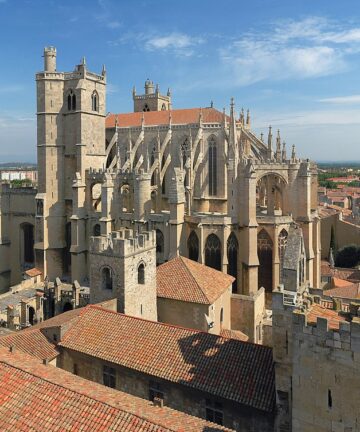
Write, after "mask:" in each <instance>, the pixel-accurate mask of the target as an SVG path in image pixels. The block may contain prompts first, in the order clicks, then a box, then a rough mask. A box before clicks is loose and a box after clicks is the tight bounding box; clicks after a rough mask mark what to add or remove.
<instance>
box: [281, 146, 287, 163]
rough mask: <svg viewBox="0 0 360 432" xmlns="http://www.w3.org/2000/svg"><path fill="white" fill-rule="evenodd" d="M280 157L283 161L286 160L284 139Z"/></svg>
mask: <svg viewBox="0 0 360 432" xmlns="http://www.w3.org/2000/svg"><path fill="white" fill-rule="evenodd" d="M281 159H282V161H283V162H285V161H286V143H285V141H284V142H283V147H282V154H281Z"/></svg>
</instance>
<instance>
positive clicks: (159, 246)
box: [156, 229, 164, 264]
mask: <svg viewBox="0 0 360 432" xmlns="http://www.w3.org/2000/svg"><path fill="white" fill-rule="evenodd" d="M162 262H164V234H163V233H162V231H160V230H159V229H157V230H156V264H161V263H162Z"/></svg>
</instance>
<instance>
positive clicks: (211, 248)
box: [205, 234, 221, 271]
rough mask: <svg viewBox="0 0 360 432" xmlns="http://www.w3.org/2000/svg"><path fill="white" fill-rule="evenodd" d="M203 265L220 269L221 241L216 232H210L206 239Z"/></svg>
mask: <svg viewBox="0 0 360 432" xmlns="http://www.w3.org/2000/svg"><path fill="white" fill-rule="evenodd" d="M205 265H207V266H209V267H212V268H214V269H216V270H220V271H221V242H220V239H219V237H218V236H217V235H216V234H210V235H209V236H208V238H207V239H206V243H205Z"/></svg>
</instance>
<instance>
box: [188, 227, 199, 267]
mask: <svg viewBox="0 0 360 432" xmlns="http://www.w3.org/2000/svg"><path fill="white" fill-rule="evenodd" d="M187 246H188V256H189V259H191V260H193V261H198V259H199V238H198V236H197V235H196V232H195V231H191V233H190V235H189V238H188V241H187Z"/></svg>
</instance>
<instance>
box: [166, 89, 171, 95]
mask: <svg viewBox="0 0 360 432" xmlns="http://www.w3.org/2000/svg"><path fill="white" fill-rule="evenodd" d="M166 94H167V96H171V90H170V87H169V88H168V91H167V93H166Z"/></svg>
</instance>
